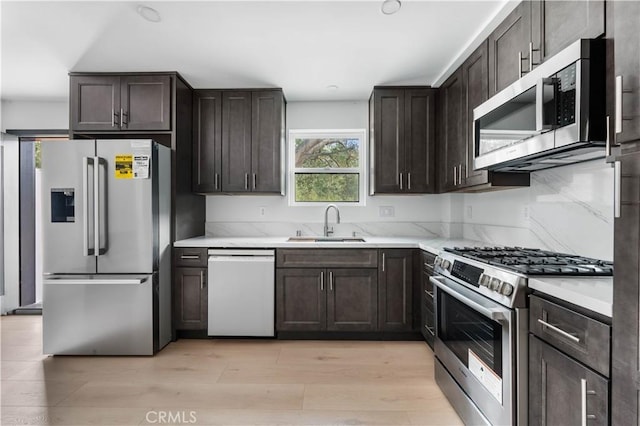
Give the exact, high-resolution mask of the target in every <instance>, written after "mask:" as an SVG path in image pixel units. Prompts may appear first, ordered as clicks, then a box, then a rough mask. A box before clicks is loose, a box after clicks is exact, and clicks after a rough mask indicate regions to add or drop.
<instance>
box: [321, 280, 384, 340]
mask: <svg viewBox="0 0 640 426" xmlns="http://www.w3.org/2000/svg"><path fill="white" fill-rule="evenodd" d="M327 272H328V274H329V277H328V278H329V280H328V289H327V290H328V291H327V330H329V331H374V330H376V328H377V326H378V315H377V313H378V285H377V284H378V277H377V270H376V269H329V270H328V271H327Z"/></svg>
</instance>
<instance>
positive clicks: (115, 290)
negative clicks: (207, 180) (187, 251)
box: [41, 140, 171, 355]
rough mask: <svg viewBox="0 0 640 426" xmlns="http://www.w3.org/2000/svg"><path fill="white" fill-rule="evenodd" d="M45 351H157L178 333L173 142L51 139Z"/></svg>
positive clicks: (44, 151) (45, 187)
mask: <svg viewBox="0 0 640 426" xmlns="http://www.w3.org/2000/svg"><path fill="white" fill-rule="evenodd" d="M41 155H42V157H41V158H42V216H43V222H44V223H43V227H42V233H43V272H44V279H43V305H42V306H43V307H42V316H43V318H42V320H43V350H44V353H48V354H62V355H153V354H154V353H155V352H157V351H158V350H160V349H161V348H162V347H163V346H165V345H166V344H167V343H168V342H169V340H170V339H171V284H170V281H171V247H170V211H171V151H170V149H169V148H167V147H165V146H162V145H159V144H158V143H156V142H153V141H151V140H70V141H64V142H59V141H47V142H42V146H41Z"/></svg>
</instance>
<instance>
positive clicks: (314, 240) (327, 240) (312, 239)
mask: <svg viewBox="0 0 640 426" xmlns="http://www.w3.org/2000/svg"><path fill="white" fill-rule="evenodd" d="M287 241H289V242H311V243H364V242H365V240H364V238H360V237H312V236H306V237H289V239H288V240H287Z"/></svg>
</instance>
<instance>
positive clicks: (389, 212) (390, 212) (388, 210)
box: [378, 206, 396, 217]
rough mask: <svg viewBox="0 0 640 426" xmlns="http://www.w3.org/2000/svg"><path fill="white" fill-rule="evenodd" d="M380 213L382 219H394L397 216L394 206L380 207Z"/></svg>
mask: <svg viewBox="0 0 640 426" xmlns="http://www.w3.org/2000/svg"><path fill="white" fill-rule="evenodd" d="M378 212H379V215H380V217H394V216H395V215H396V212H395V209H394V208H393V206H380V207H379V208H378Z"/></svg>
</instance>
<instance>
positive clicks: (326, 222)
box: [324, 204, 340, 237]
mask: <svg viewBox="0 0 640 426" xmlns="http://www.w3.org/2000/svg"><path fill="white" fill-rule="evenodd" d="M332 207H333V208H334V209H335V210H336V224H338V223H340V210H338V206H336V205H335V204H329V205H328V206H327V208H326V209H324V236H325V237H328V236H330V235H331V234H333V227H331V228H329V209H330V208H332Z"/></svg>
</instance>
